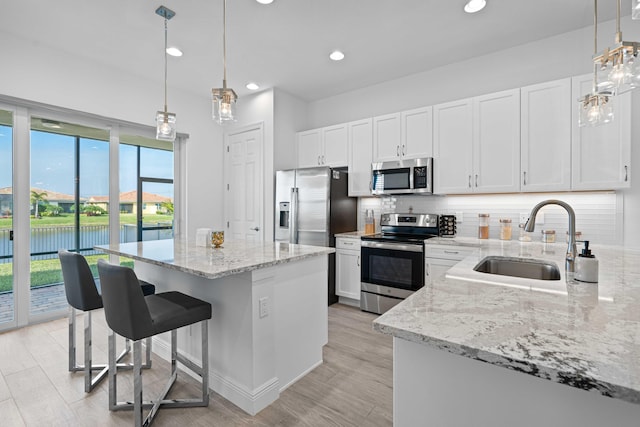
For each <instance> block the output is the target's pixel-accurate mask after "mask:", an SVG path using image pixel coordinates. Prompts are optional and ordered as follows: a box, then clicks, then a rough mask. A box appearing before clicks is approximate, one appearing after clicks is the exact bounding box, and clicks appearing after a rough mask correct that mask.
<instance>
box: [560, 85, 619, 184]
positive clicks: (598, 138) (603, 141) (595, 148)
mask: <svg viewBox="0 0 640 427" xmlns="http://www.w3.org/2000/svg"><path fill="white" fill-rule="evenodd" d="M592 81H593V75H591V74H589V75H585V76H580V77H574V78H573V79H572V94H571V99H572V100H574V106H573V107H574V108H572V111H573V119H572V134H571V150H572V171H571V172H572V173H571V188H572V189H573V190H611V189H616V188H628V187H629V186H630V184H631V176H630V174H631V171H630V167H631V93H625V94H622V95H617V96H614V97H612V98H611V100H612V102H613V114H614V116H613V120H612V121H611V122H610V123H607V124H605V125H601V126H595V127H591V126H585V127H582V128H581V127H579V126H578V103H577V101H576V100H577V99H578V98H580V97H581V96H583V95H586V94H588V93H589V92H590V91H591V84H592Z"/></svg>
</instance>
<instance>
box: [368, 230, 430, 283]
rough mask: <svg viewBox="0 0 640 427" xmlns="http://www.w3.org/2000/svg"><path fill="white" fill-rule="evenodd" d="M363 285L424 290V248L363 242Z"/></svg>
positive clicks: (401, 244) (400, 244)
mask: <svg viewBox="0 0 640 427" xmlns="http://www.w3.org/2000/svg"><path fill="white" fill-rule="evenodd" d="M360 249H361V256H362V263H361V270H360V273H361V282H362V283H367V284H371V285H381V286H388V287H392V288H398V289H405V290H407V291H416V290H418V289H420V288H421V287H423V286H424V250H423V245H421V244H420V245H416V244H410V243H389V242H379V241H371V240H363V241H362V247H361V248H360Z"/></svg>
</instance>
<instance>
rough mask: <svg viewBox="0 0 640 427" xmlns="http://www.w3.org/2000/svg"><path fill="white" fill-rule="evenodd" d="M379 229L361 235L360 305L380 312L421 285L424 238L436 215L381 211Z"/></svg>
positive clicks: (432, 233) (433, 232)
mask: <svg viewBox="0 0 640 427" xmlns="http://www.w3.org/2000/svg"><path fill="white" fill-rule="evenodd" d="M380 227H381V233H380V234H375V235H372V236H365V237H363V238H362V248H361V256H362V264H361V270H360V273H361V274H360V279H361V290H360V308H361V309H362V310H363V311H370V312H372V313H378V314H382V313H384V312H385V311H387V310H389V309H391V307H393V306H394V305H396V304H398V303H399V302H400V301H402V300H403V299H405V298H407V297H408V296H409V295H411V294H412V293H414V292H415V291H417V290H418V289H420V288H421V287H423V286H424V281H425V275H424V241H425V240H426V239H429V238H431V237H436V236H438V215H433V214H413V213H407V214H383V215H382V217H381V219H380Z"/></svg>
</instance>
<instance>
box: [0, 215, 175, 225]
mask: <svg viewBox="0 0 640 427" xmlns="http://www.w3.org/2000/svg"><path fill="white" fill-rule="evenodd" d="M142 220H143V221H144V222H145V223H155V222H171V221H173V215H161V214H155V215H145V216H144V217H143V218H142ZM74 221H75V215H74V214H68V213H65V214H61V215H60V216H44V217H42V218H38V219H35V218H33V217H31V227H48V226H52V225H74ZM136 221H137V219H136V214H120V224H134V225H135V224H136ZM108 224H109V215H99V216H86V215H80V225H108ZM2 228H11V218H0V229H2Z"/></svg>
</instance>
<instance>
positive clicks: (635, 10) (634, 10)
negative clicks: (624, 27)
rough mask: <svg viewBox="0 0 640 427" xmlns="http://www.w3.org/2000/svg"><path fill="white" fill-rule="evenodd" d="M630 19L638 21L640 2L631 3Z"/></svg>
mask: <svg viewBox="0 0 640 427" xmlns="http://www.w3.org/2000/svg"><path fill="white" fill-rule="evenodd" d="M631 18H632V19H640V0H632V1H631Z"/></svg>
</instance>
